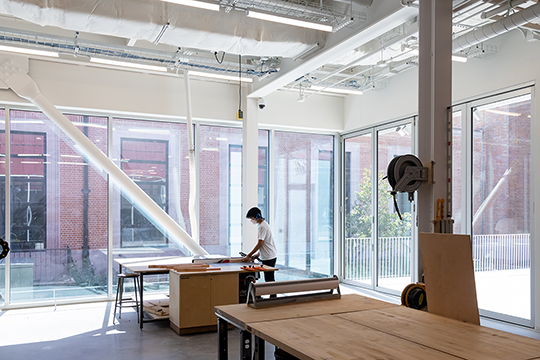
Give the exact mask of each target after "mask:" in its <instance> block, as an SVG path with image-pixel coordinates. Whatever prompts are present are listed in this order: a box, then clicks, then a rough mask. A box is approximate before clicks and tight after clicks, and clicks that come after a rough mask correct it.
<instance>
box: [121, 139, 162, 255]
mask: <svg viewBox="0 0 540 360" xmlns="http://www.w3.org/2000/svg"><path fill="white" fill-rule="evenodd" d="M168 145H169V142H168V141H166V140H149V139H148V140H147V139H143V140H141V139H126V138H123V139H122V143H121V166H122V170H123V171H124V172H125V173H126V174H127V175H128V176H129V177H130V178H131V179H132V180H133V181H135V183H137V185H139V186H140V187H141V189H142V190H143V191H144V192H145V193H146V194H148V195H149V196H150V197H151V198H152V200H154V201H155V202H156V203H157V204H159V206H161V207H162V208H163V210H165V212H168V208H169V206H168V204H169V196H168V194H169V183H168V175H167V174H168V167H169V161H168V160H169V146H168ZM120 216H121V224H122V228H121V229H122V230H121V234H122V235H121V236H122V239H121V241H122V247H136V246H143V245H144V244H146V245H163V244H166V243H167V238H166V237H165V236H164V235H163V234H162V233H161V232H160V231H159V230H158V229H156V228H155V226H154V225H152V224H151V223H150V221H149V220H148V219H147V218H146V217H145V216H144V215H143V214H141V213H140V212H139V210H137V209H136V208H135V207H134V206H133V205H132V204H131V203H130V202H129V201H127V199H126V196H122V204H121V211H120Z"/></svg>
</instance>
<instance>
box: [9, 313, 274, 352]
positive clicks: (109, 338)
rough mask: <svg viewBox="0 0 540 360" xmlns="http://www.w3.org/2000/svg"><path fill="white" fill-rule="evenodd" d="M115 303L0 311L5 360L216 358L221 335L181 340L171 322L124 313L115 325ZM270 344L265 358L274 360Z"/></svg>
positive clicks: (234, 336) (234, 338)
mask: <svg viewBox="0 0 540 360" xmlns="http://www.w3.org/2000/svg"><path fill="white" fill-rule="evenodd" d="M113 311H114V302H101V303H90V304H78V305H64V306H58V307H56V309H55V308H54V307H43V308H34V309H19V310H9V311H3V312H0V359H2V360H3V359H6V360H7V359H17V360H27V359H28V360H49V359H50V360H86V359H88V360H90V359H91V360H109V359H110V360H113V359H114V360H137V359H149V360H150V359H152V360H167V359H174V360H188V359H189V360H206V359H212V360H215V359H217V333H216V332H211V333H203V334H194V335H183V336H179V335H178V334H177V333H175V332H174V331H173V330H172V329H171V328H170V327H169V322H168V321H157V322H152V323H145V324H144V328H143V331H140V330H139V324H138V323H137V317H136V312H135V311H134V310H132V309H131V308H124V309H123V310H122V318H121V319H120V321H118V320H117V321H116V322H115V325H113V323H112V320H113V318H112V314H113ZM239 334H240V332H239V330H237V329H231V330H229V358H230V359H238V358H239V354H240V343H239ZM273 351H274V346H272V345H270V344H266V358H267V359H270V360H272V359H274V356H273Z"/></svg>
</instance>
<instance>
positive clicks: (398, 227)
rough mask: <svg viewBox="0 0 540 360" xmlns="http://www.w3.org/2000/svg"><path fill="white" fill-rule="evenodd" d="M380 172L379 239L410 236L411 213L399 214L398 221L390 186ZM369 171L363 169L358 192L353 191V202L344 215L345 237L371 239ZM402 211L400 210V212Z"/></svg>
mask: <svg viewBox="0 0 540 360" xmlns="http://www.w3.org/2000/svg"><path fill="white" fill-rule="evenodd" d="M383 178H384V173H383V172H382V171H380V172H379V174H378V184H379V186H378V188H379V197H378V206H379V214H378V216H379V237H396V236H411V213H410V212H405V213H403V212H402V213H401V216H402V217H403V220H399V216H398V214H397V212H395V210H394V204H393V200H392V195H390V190H391V188H390V185H389V184H388V181H386V180H385V179H384V180H383ZM371 194H372V192H371V169H365V170H364V173H363V176H362V178H361V180H360V184H359V190H358V191H355V197H356V199H355V201H354V203H353V204H352V208H351V211H350V213H348V214H347V215H346V218H345V222H346V229H347V230H346V232H347V234H346V237H349V238H350V237H358V238H369V237H371V216H372V211H371ZM401 210H402V209H400V211H401Z"/></svg>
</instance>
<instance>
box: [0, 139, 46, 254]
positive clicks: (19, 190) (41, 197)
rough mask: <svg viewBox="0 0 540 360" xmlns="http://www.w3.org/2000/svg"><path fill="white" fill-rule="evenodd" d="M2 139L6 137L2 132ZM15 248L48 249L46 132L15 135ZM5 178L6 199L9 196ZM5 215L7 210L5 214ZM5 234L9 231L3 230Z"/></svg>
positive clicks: (12, 174) (3, 184)
mask: <svg viewBox="0 0 540 360" xmlns="http://www.w3.org/2000/svg"><path fill="white" fill-rule="evenodd" d="M0 136H5V132H4V131H2V132H1V133H0ZM10 136H11V239H10V240H11V246H10V247H11V249H12V250H13V251H17V250H30V249H45V248H46V247H47V241H46V240H47V225H46V224H47V222H46V211H47V210H46V203H47V193H46V189H47V185H46V170H45V169H46V165H45V162H46V155H47V146H46V136H47V135H46V133H43V132H23V131H12V132H11V134H10ZM4 180H5V177H2V180H1V181H2V197H4V196H5V181H4ZM2 213H4V211H3V212H2ZM1 230H2V233H3V234H4V233H5V229H1Z"/></svg>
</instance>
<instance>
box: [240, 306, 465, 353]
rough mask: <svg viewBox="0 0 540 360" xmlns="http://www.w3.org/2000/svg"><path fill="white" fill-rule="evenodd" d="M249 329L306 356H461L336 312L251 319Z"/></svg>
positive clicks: (279, 345) (290, 351)
mask: <svg viewBox="0 0 540 360" xmlns="http://www.w3.org/2000/svg"><path fill="white" fill-rule="evenodd" d="M368 312H369V311H368ZM247 329H248V330H249V331H250V332H251V333H254V334H255V335H257V336H259V337H260V338H262V339H264V340H266V341H268V342H270V343H272V344H274V345H276V346H278V347H279V348H282V349H283V350H285V351H287V352H288V353H290V354H292V355H294V356H296V357H298V358H300V359H303V360H315V359H317V360H323V359H324V360H326V359H334V360H345V359H346V360H358V359H363V360H368V359H373V360H375V359H377V360H380V359H400V360H433V359H437V360H457V359H458V358H457V357H454V356H452V355H449V354H445V353H443V352H440V351H437V350H434V349H431V348H429V347H426V346H422V345H420V344H417V343H414V342H411V341H408V340H404V339H401V338H398V337H395V336H393V335H389V334H386V333H384V332H381V331H378V330H374V329H371V328H368V327H366V326H362V325H360V324H356V323H353V322H350V321H348V320H345V319H341V318H339V317H336V316H333V315H321V316H310V317H304V318H298V319H286V320H276V321H269V322H259V323H249V324H248V327H247Z"/></svg>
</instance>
